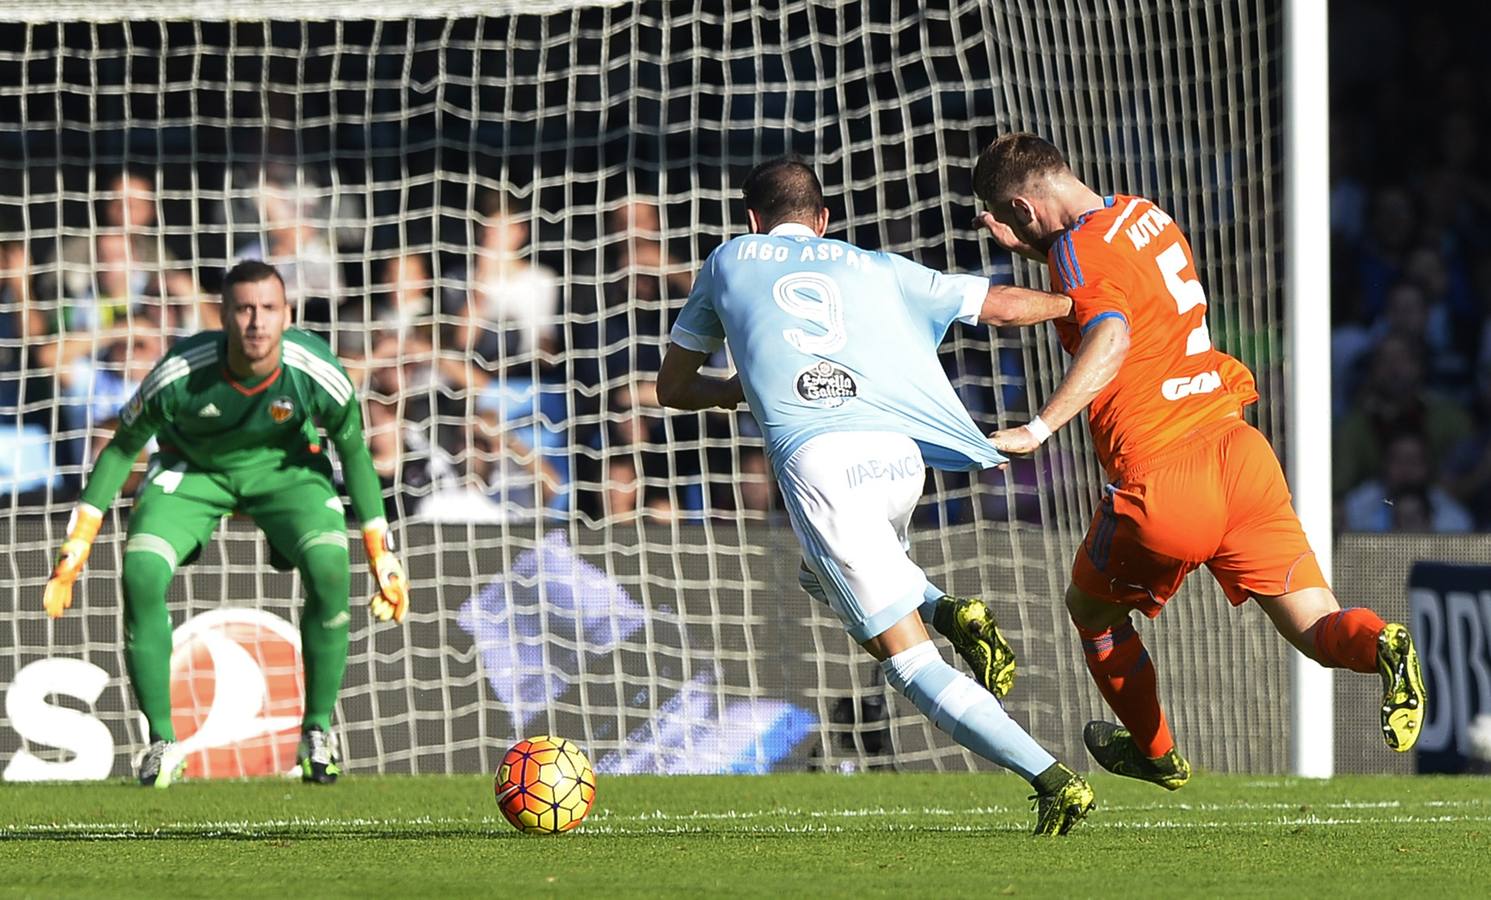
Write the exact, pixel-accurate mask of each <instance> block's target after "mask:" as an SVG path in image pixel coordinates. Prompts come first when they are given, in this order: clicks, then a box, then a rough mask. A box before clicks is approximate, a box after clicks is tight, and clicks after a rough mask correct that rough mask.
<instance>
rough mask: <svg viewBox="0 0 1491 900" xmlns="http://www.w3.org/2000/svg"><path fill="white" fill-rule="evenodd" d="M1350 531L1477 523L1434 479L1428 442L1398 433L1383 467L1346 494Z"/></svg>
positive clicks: (1448, 528) (1454, 530) (1440, 529)
mask: <svg viewBox="0 0 1491 900" xmlns="http://www.w3.org/2000/svg"><path fill="white" fill-rule="evenodd" d="M1344 518H1345V521H1344V525H1345V528H1346V530H1348V531H1379V532H1380V531H1427V532H1434V533H1436V534H1458V533H1462V532H1466V531H1470V530H1471V529H1472V528H1474V525H1475V523H1474V522H1473V520H1472V519H1471V516H1470V513H1468V512H1466V510H1465V508H1464V507H1463V506H1461V505H1460V504H1459V503H1457V502H1455V499H1454V497H1452V496H1450V494H1449V493H1448V492H1447V491H1445V490H1444V488H1443V487H1441V486H1440V485H1439V484H1438V483H1436V482H1435V481H1434V477H1433V466H1432V464H1431V462H1430V456H1429V446H1428V443H1427V442H1426V441H1425V440H1424V439H1423V438H1422V437H1420V436H1419V435H1417V434H1414V433H1412V432H1402V433H1399V434H1397V435H1396V436H1394V437H1392V438H1391V440H1390V441H1389V442H1388V444H1387V447H1386V449H1385V451H1384V457H1383V463H1382V471H1381V472H1380V473H1379V474H1378V475H1377V477H1375V478H1372V479H1370V480H1368V481H1367V482H1365V483H1363V484H1362V485H1360V486H1359V487H1357V488H1356V489H1355V490H1353V491H1351V493H1349V494H1347V495H1346V500H1345V503H1344Z"/></svg>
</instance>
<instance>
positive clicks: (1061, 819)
mask: <svg viewBox="0 0 1491 900" xmlns="http://www.w3.org/2000/svg"><path fill="white" fill-rule="evenodd" d="M1030 799H1031V800H1033V801H1035V832H1034V833H1035V834H1038V835H1058V834H1066V833H1067V832H1069V831H1071V830H1072V829H1073V828H1075V827H1077V823H1078V822H1081V821H1082V820H1083V819H1085V818H1087V814H1088V813H1089V812H1092V808H1093V806H1095V805H1096V797H1095V795H1094V794H1093V792H1092V786H1091V785H1089V784H1088V783H1087V780H1086V779H1084V778H1083V777H1082V776H1081V775H1076V774H1074V775H1072V777H1071V778H1068V779H1067V782H1066V784H1063V785H1062V786H1061V787H1059V788H1057V789H1056V790H1054V791H1052V792H1051V793H1049V794H1036V795H1034V796H1032V797H1031V798H1030Z"/></svg>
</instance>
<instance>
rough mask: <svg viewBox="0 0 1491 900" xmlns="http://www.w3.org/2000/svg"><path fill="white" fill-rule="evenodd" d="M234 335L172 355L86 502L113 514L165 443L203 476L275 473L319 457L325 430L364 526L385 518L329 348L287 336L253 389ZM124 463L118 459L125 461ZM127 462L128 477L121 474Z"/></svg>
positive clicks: (306, 337)
mask: <svg viewBox="0 0 1491 900" xmlns="http://www.w3.org/2000/svg"><path fill="white" fill-rule="evenodd" d="M227 360H228V343H227V336H226V335H225V334H224V333H223V332H221V331H205V332H202V333H200V334H196V335H193V336H191V337H189V338H187V339H185V340H183V341H181V342H179V343H178V344H176V346H174V347H172V348H171V352H170V353H168V354H166V356H165V358H164V359H162V360H161V361H160V362H159V363H157V364H156V366H155V368H154V369H153V370H151V372H150V374H149V375H148V376H146V378H145V380H144V381H143V382H142V383H141V385H140V389H139V391H138V392H137V393H136V394H135V396H134V397H133V398H132V399H131V400H130V401H129V403H128V404H126V405H125V407H124V409H123V410H122V411H121V413H120V416H119V429H118V431H116V432H115V433H114V437H113V440H111V441H110V442H109V447H108V448H107V449H106V450H105V451H104V453H105V454H107V455H108V457H107V458H106V457H105V456H104V455H101V456H100V459H99V463H98V465H97V466H96V467H95V468H94V471H93V473H92V475H91V476H90V478H89V480H88V486H87V488H86V489H85V490H84V493H83V500H84V502H86V503H89V504H91V505H93V506H95V507H97V508H99V509H106V508H108V506H109V504H110V503H112V502H113V499H114V496H115V494H117V493H118V491H119V487H120V484H122V483H123V480H124V477H125V475H127V473H128V470H129V464H130V463H132V462H133V461H134V459H135V457H136V456H138V455H139V453H140V450H141V449H142V448H143V447H144V446H145V444H146V443H147V442H148V441H149V440H150V438H151V437H152V436H158V438H159V442H160V446H161V449H162V451H163V452H165V453H168V454H170V455H172V456H175V457H179V458H180V459H181V460H183V461H184V462H185V463H186V464H187V465H189V466H190V467H191V468H192V469H194V470H197V471H202V472H233V471H242V470H245V469H256V468H268V469H275V468H280V467H282V466H285V465H294V464H296V463H298V462H304V461H305V460H307V459H308V458H309V457H312V456H313V455H314V453H315V452H317V451H313V450H312V447H316V448H317V449H318V450H319V445H320V439H319V436H318V435H319V432H318V431H317V427H316V426H317V425H320V426H321V427H323V428H325V429H326V433H327V436H328V437H329V438H330V439H331V442H332V443H333V444H334V445H335V446H336V448H337V455H338V458H339V459H340V460H341V463H342V469H343V473H344V475H345V477H346V479H347V489H348V493H349V495H350V496H351V499H352V506H353V509H354V511H355V512H356V513H357V516H358V518H359V519H361V520H362V521H364V522H367V521H370V520H372V519H374V518H377V517H379V516H382V515H383V509H382V499H381V494H380V491H379V486H378V481H377V475H376V473H374V471H373V468H372V460H371V458H370V456H369V453H368V449H367V444H366V443H365V442H364V440H363V434H362V413H361V411H360V409H359V406H358V400H357V393H356V391H355V390H354V388H353V386H352V382H351V380H350V379H349V378H348V377H347V373H346V372H345V371H344V370H343V369H342V367H341V364H340V363H338V362H337V359H336V357H335V356H334V355H333V354H332V352H331V348H330V347H328V346H327V345H326V342H325V341H323V340H322V339H321V338H319V337H316V336H315V335H313V334H311V333H309V332H306V331H302V330H300V329H298V328H288V329H286V330H285V334H284V338H283V340H282V344H281V356H280V366H279V368H277V369H276V370H275V371H274V372H272V373H270V374H269V375H267V376H265V377H264V378H262V379H259V380H257V381H253V382H250V383H241V382H239V381H237V380H235V379H234V378H233V377H232V376H231V375H230V374H229V373H228V368H227ZM116 457H117V459H116ZM121 459H122V460H123V467H122V471H118V470H119V468H120V466H119V464H118V463H119V461H120V460H121Z"/></svg>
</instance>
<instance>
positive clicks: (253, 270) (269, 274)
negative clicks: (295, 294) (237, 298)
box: [221, 259, 285, 301]
mask: <svg viewBox="0 0 1491 900" xmlns="http://www.w3.org/2000/svg"><path fill="white" fill-rule="evenodd" d="M271 278H273V279H274V280H275V281H278V282H279V283H280V289H281V290H283V289H284V287H285V279H283V278H281V277H280V273H279V270H277V269H275V267H274V266H271V265H270V264H269V263H266V262H260V261H259V260H257V259H246V260H244V261H243V262H241V263H239V264H238V265H236V266H234V267H233V268H231V269H229V270H228V271H227V273H226V274H225V275H223V287H222V291H221V293H222V297H223V300H224V301H226V300H229V299H232V297H233V289H234V288H236V287H238V286H239V285H240V284H254V283H255V282H259V281H268V280H269V279H271Z"/></svg>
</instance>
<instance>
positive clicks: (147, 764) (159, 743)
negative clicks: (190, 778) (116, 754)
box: [136, 740, 186, 788]
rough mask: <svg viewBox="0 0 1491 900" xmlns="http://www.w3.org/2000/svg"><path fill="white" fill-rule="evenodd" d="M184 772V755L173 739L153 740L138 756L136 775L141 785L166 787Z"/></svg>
mask: <svg viewBox="0 0 1491 900" xmlns="http://www.w3.org/2000/svg"><path fill="white" fill-rule="evenodd" d="M185 773H186V757H185V756H182V755H181V751H180V749H179V748H178V745H177V744H176V742H175V741H163V740H155V741H151V742H150V746H149V747H147V748H145V754H144V755H143V756H141V757H140V765H139V768H138V769H137V770H136V775H137V776H138V777H139V779H140V786H141V787H153V788H168V787H170V786H171V785H173V784H175V783H176V782H178V781H180V780H181V776H182V775H184V774H185Z"/></svg>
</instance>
